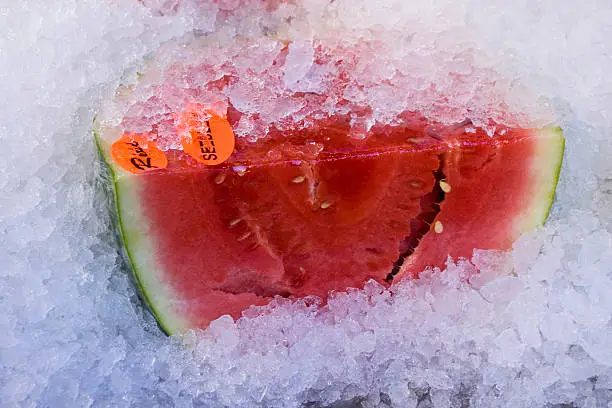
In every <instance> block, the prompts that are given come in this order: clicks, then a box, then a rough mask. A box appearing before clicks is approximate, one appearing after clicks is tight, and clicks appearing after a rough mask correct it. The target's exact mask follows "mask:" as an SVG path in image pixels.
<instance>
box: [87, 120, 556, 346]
mask: <svg viewBox="0 0 612 408" xmlns="http://www.w3.org/2000/svg"><path fill="white" fill-rule="evenodd" d="M227 121H228V122H227V123H228V124H229V126H230V127H231V126H234V123H233V121H232V118H231V117H228V118H227ZM220 123H221V122H220ZM209 127H210V128H212V125H211V126H209ZM498 129H502V131H501V132H498V134H497V135H496V136H495V137H490V136H488V135H487V134H486V132H485V131H484V130H482V129H480V128H478V127H475V126H472V124H471V123H469V122H464V123H461V124H458V125H456V126H441V125H439V124H434V123H429V122H428V121H426V120H425V119H424V118H423V117H421V116H420V115H418V114H416V113H412V112H407V113H406V114H405V115H404V116H403V119H402V120H400V121H398V123H396V124H394V125H393V126H374V127H373V128H371V129H370V130H369V134H368V135H367V137H365V138H363V139H355V138H354V137H351V135H350V133H351V132H350V131H351V122H350V118H348V117H342V116H336V117H333V118H327V119H321V120H319V121H318V122H317V123H316V125H315V126H310V127H299V126H296V127H295V128H294V129H292V130H287V129H283V130H282V131H280V130H274V129H272V131H271V132H270V134H269V136H268V137H266V138H265V139H261V140H259V141H257V142H249V141H246V140H245V139H243V138H237V139H236V141H235V145H232V147H233V153H232V154H231V155H230V156H229V158H227V160H225V161H224V162H222V163H216V164H215V165H206V164H204V163H201V162H198V161H197V160H194V156H193V155H190V154H188V151H189V149H186V148H180V147H175V148H170V149H167V150H165V151H164V152H163V153H161V152H159V151H158V149H157V148H156V147H155V146H154V144H153V143H152V142H151V141H150V140H152V139H151V138H149V139H147V138H146V137H144V136H138V137H140V139H138V137H136V136H134V135H132V136H130V134H128V135H127V136H126V135H125V134H124V133H123V132H124V130H123V129H122V128H121V126H111V125H108V124H105V123H98V124H97V125H96V131H95V135H96V142H97V147H98V151H99V153H100V156H101V158H102V159H103V163H104V165H105V168H106V170H107V172H108V174H109V178H108V179H109V180H110V182H109V183H108V186H109V188H110V190H111V192H112V196H113V197H114V200H113V210H112V211H113V214H114V216H115V220H116V221H117V227H118V230H119V231H120V234H121V237H122V243H123V245H124V247H125V249H126V254H127V256H128V258H129V263H130V264H131V267H132V270H133V272H134V275H135V277H136V279H137V281H138V284H139V286H140V288H141V291H142V294H143V295H144V298H145V299H146V301H147V303H148V305H149V306H150V308H151V309H152V311H153V313H154V314H155V316H156V318H157V320H158V322H159V324H160V325H161V327H162V328H163V329H164V330H165V331H166V332H167V333H170V334H173V333H180V332H183V331H185V330H187V329H190V328H204V327H206V326H207V325H208V324H209V323H210V322H211V321H212V320H214V319H216V318H218V317H220V316H222V315H226V314H229V315H231V316H233V317H234V318H238V317H240V315H241V314H242V312H243V311H244V310H245V309H247V308H248V307H250V306H251V305H265V304H267V303H269V302H270V300H271V299H273V298H274V297H275V296H282V297H288V298H300V297H304V296H309V295H314V296H318V297H320V298H322V299H326V298H327V297H328V296H329V294H330V293H331V292H333V291H345V290H347V289H348V288H359V287H362V286H363V284H364V283H365V282H366V281H368V280H370V279H374V280H376V281H378V282H380V283H382V284H385V285H390V284H392V283H393V282H394V281H397V280H399V279H402V278H417V277H418V275H419V273H420V272H421V271H423V270H424V269H425V268H427V267H443V266H444V264H445V262H446V260H447V258H448V257H449V256H450V257H452V258H454V259H458V258H462V257H465V258H469V257H470V256H471V255H472V252H473V250H474V249H475V248H481V249H499V250H506V249H509V248H510V247H511V245H512V243H513V242H514V241H515V240H516V239H517V238H518V237H519V236H520V235H521V234H522V233H524V232H526V231H529V230H532V229H534V228H536V227H538V226H539V225H542V223H543V222H544V221H545V220H546V218H547V215H548V211H549V208H550V206H551V203H552V201H553V197H554V192H555V188H556V184H557V179H558V175H559V169H560V166H561V161H562V157H563V149H564V139H563V135H562V132H561V130H560V129H559V128H547V129H511V128H503V127H501V126H500V127H498ZM208 130H210V129H208ZM126 137H127V139H125V140H126V143H127V146H128V147H130V146H137V145H138V142H140V146H142V149H141V150H139V152H140V154H141V157H139V158H136V159H134V157H133V158H132V160H136V161H135V162H133V163H136V164H137V165H138V167H139V169H138V171H134V172H131V171H126V170H125V168H126V167H125V166H121V165H120V164H121V163H120V162H118V161H117V157H118V156H117V155H115V156H113V146H116V143H117V141H120V140H122V138H126ZM147 140H148V141H149V142H147ZM129 143H131V144H129ZM147 143H148V145H147ZM201 146H202V149H209V148H211V147H210V146H208V147H207V146H204V145H201ZM132 148H133V147H132ZM196 148H197V146H196ZM136 149H139V147H136ZM206 151H209V150H206ZM210 151H212V150H210ZM202 152H204V150H202ZM162 156H163V157H162Z"/></svg>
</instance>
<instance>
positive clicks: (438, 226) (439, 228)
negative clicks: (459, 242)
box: [434, 221, 444, 234]
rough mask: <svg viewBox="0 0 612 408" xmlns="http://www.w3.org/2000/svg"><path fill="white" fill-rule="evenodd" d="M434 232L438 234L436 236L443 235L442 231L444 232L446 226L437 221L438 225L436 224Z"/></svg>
mask: <svg viewBox="0 0 612 408" xmlns="http://www.w3.org/2000/svg"><path fill="white" fill-rule="evenodd" d="M434 231H435V232H436V234H441V233H442V231H444V225H442V223H441V222H440V221H436V223H435V224H434Z"/></svg>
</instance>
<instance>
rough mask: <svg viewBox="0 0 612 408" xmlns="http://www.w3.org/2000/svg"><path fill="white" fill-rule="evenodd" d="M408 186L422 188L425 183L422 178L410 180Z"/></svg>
mask: <svg viewBox="0 0 612 408" xmlns="http://www.w3.org/2000/svg"><path fill="white" fill-rule="evenodd" d="M409 184H410V187H414V188H422V187H423V185H424V184H425V183H423V181H422V180H410V182H409Z"/></svg>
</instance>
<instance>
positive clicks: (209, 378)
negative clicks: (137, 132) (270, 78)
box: [0, 0, 612, 408]
mask: <svg viewBox="0 0 612 408" xmlns="http://www.w3.org/2000/svg"><path fill="white" fill-rule="evenodd" d="M306 3H307V4H306V5H295V4H283V3H280V2H275V1H269V2H267V3H266V4H263V3H259V2H254V4H251V2H247V1H244V0H243V1H241V0H235V1H232V0H223V1H216V2H215V1H208V2H207V1H201V0H200V1H195V0H194V1H183V2H179V1H178V0H170V1H150V0H145V1H143V2H138V1H136V0H134V1H133V2H132V1H131V0H125V1H122V2H118V1H110V0H107V1H93V0H84V1H81V2H76V1H74V0H44V1H43V0H39V1H28V0H24V1H22V2H18V3H15V4H12V2H11V4H9V3H6V4H3V5H2V7H0V27H1V28H0V30H1V31H0V33H2V36H1V37H0V41H1V43H0V81H1V82H0V90H1V91H2V98H1V99H0V137H1V139H2V152H1V153H0V155H1V157H2V160H0V169H1V172H0V174H1V175H2V176H1V177H0V186H1V187H2V191H3V192H4V194H3V196H2V199H1V200H2V207H1V208H2V210H1V213H0V214H1V218H0V223H1V224H0V225H1V227H2V228H1V229H0V234H1V235H0V236H1V237H2V246H1V249H0V257H1V258H0V260H1V264H0V265H1V266H2V273H1V275H0V293H1V294H0V305H1V308H2V311H3V313H2V315H1V316H0V364H1V370H0V396H1V401H2V404H3V405H6V406H24V407H36V406H41V407H43V406H45V407H46V406H94V407H98V406H113V407H121V406H125V407H130V406H142V407H152V406H160V407H168V406H177V407H189V406H197V407H224V406H231V407H253V406H262V407H300V406H336V407H340V406H361V407H389V406H393V407H417V406H418V407H419V408H424V407H432V406H433V407H449V406H453V407H465V406H470V407H495V406H500V407H508V406H513V407H538V406H541V407H544V406H562V404H573V405H574V406H581V407H610V406H611V403H612V322H611V314H612V300H611V299H612V296H611V294H612V271H611V268H612V267H611V265H612V236H611V234H610V227H611V226H612V225H611V223H610V220H611V219H612V210H611V208H612V193H611V187H610V180H611V179H612V167H611V164H610V163H611V162H610V160H609V159H608V157H609V155H610V154H611V153H612V144H611V142H610V140H611V139H610V130H609V129H610V128H612V108H611V107H612V79H610V75H609V73H610V72H612V60H611V59H610V55H612V43H611V42H610V41H609V38H610V36H611V34H612V26H611V25H610V24H609V21H612V18H611V17H612V6H611V5H610V4H608V2H605V1H597V0H585V1H582V2H580V3H574V2H569V1H564V2H559V1H553V0H541V1H538V2H527V1H519V2H513V3H512V4H511V5H509V3H507V2H502V1H497V0H494V1H485V0H465V1H450V0H449V1H439V2H435V4H426V3H424V2H406V1H399V0H398V1H388V2H367V1H363V2H355V1H349V0H336V1H334V2H331V3H330V2H329V1H324V0H313V1H309V2H306ZM379 3H382V4H379ZM0 4H1V3H0ZM264 6H265V9H266V10H271V11H270V12H269V13H264V11H263V9H264ZM257 16H260V17H257ZM193 30H196V31H197V32H198V33H200V34H205V33H212V32H214V33H216V34H215V35H217V36H218V38H220V40H218V41H219V46H218V49H219V52H223V50H224V49H231V47H224V43H223V41H230V40H229V39H230V38H231V36H232V34H233V33H234V32H239V33H242V34H245V35H248V34H249V33H251V34H253V33H256V32H260V31H261V30H268V31H270V32H273V31H275V30H276V31H277V32H283V33H284V35H286V36H287V37H289V38H292V39H295V40H300V41H296V42H295V46H294V45H292V46H291V47H290V50H289V55H288V56H287V64H288V66H290V67H291V69H290V70H288V71H287V72H286V73H285V74H284V76H283V77H282V80H283V81H284V83H285V85H286V86H288V87H290V88H291V89H293V90H296V91H298V90H309V91H313V92H316V91H318V90H319V89H324V88H323V86H324V83H322V81H323V80H322V78H325V72H324V70H320V71H317V69H313V66H312V65H313V60H312V55H313V50H312V49H311V48H309V47H311V45H310V44H311V43H310V39H311V38H313V37H315V38H322V39H325V40H326V41H332V42H333V41H335V42H336V43H344V44H345V45H346V46H347V47H350V46H351V45H353V44H356V43H359V42H360V41H361V40H362V39H364V38H367V39H369V40H372V39H374V40H378V41H379V45H377V46H376V47H374V48H372V50H371V54H370V56H369V58H367V59H364V60H363V61H362V64H361V65H359V64H358V65H357V66H356V67H354V71H353V72H354V75H355V76H356V77H357V78H358V81H357V82H358V83H361V84H367V85H368V86H366V87H361V88H360V87H355V88H354V89H351V90H348V91H347V92H346V97H350V98H352V99H354V100H355V101H362V100H368V101H371V103H372V104H373V105H375V106H378V107H379V108H378V109H377V110H375V112H373V114H372V115H373V117H372V118H373V119H374V120H380V121H385V120H389V117H388V115H389V112H392V111H393V109H394V106H397V105H398V103H401V102H402V101H404V99H405V101H407V102H406V103H415V104H417V105H419V106H423V107H426V106H432V107H433V108H432V110H431V111H430V112H427V110H426V109H424V110H425V111H426V113H429V114H439V113H440V112H446V113H445V114H444V115H445V117H446V119H448V120H454V119H456V118H458V117H461V118H462V117H463V116H464V115H465V113H466V109H470V112H469V113H470V114H471V115H473V116H476V117H478V116H479V115H480V116H483V117H486V114H487V113H488V112H487V110H486V109H487V107H490V105H491V101H500V103H501V101H503V102H505V103H506V104H507V105H508V107H509V108H510V109H509V110H512V109H514V110H515V111H517V112H521V111H528V112H530V113H531V117H530V118H521V117H517V118H510V119H511V120H515V121H517V122H520V121H533V122H535V123H539V124H543V123H547V122H548V121H550V120H551V117H550V115H549V113H550V112H553V113H554V116H555V117H556V119H555V120H556V122H557V123H558V124H560V125H562V126H563V127H564V129H565V131H566V132H565V133H566V136H567V153H566V159H565V165H564V168H563V173H562V179H561V183H560V187H559V192H558V199H557V201H556V203H555V207H554V211H553V214H552V216H551V219H550V221H549V223H548V225H547V227H546V228H544V229H543V230H542V231H539V232H535V233H533V234H529V235H528V236H525V237H523V238H522V239H521V240H520V241H519V242H518V243H517V245H516V248H515V250H514V251H513V252H512V253H511V254H497V253H487V252H478V253H477V254H475V256H474V258H473V259H472V260H471V261H470V262H468V261H460V262H458V263H456V264H454V263H451V264H449V267H448V268H447V270H446V271H444V272H442V273H438V274H431V275H427V276H424V278H423V280H421V281H415V282H405V283H403V284H401V285H399V286H398V287H397V288H396V289H395V293H394V294H393V295H391V294H390V293H388V292H386V291H384V290H382V289H381V288H380V287H377V286H376V285H369V286H367V287H366V289H365V290H363V291H354V292H350V293H348V294H340V295H338V296H336V297H335V298H334V299H333V301H331V302H330V304H329V307H328V308H327V309H326V310H324V311H322V312H321V311H319V312H317V311H316V310H315V308H314V306H313V305H311V304H309V303H307V302H297V303H279V304H277V305H274V307H273V308H271V310H270V313H269V314H267V315H265V316H260V317H256V313H249V316H251V317H246V318H244V319H241V320H240V321H238V322H233V321H231V320H229V319H220V320H218V321H217V322H215V323H214V324H213V325H212V326H211V328H210V329H209V330H207V331H205V332H199V333H190V334H188V335H187V336H185V337H184V338H183V339H168V338H165V337H163V336H161V335H160V333H159V331H158V330H157V328H156V327H155V324H154V322H153V321H152V319H151V317H150V316H149V315H147V314H146V313H143V312H142V310H141V308H140V307H139V306H138V302H137V300H136V295H135V292H134V290H133V289H132V287H131V285H130V283H129V281H128V279H127V278H126V275H125V274H124V273H123V272H122V265H121V264H120V260H119V258H118V256H117V251H116V250H115V247H114V243H113V242H112V239H111V236H110V234H109V232H108V224H107V219H106V218H105V217H104V216H103V215H102V214H101V213H96V212H95V211H93V209H92V208H94V207H95V205H94V203H96V202H98V200H100V199H101V197H99V196H98V195H97V193H96V190H95V188H94V180H93V170H92V168H91V167H92V162H93V158H94V154H93V145H92V142H91V135H90V134H89V133H88V129H89V126H90V124H91V121H92V118H93V115H94V114H95V112H96V107H98V106H99V105H100V102H101V101H103V100H107V99H108V98H109V97H110V95H111V94H112V93H113V92H114V89H115V88H116V87H117V85H118V84H119V83H121V82H122V81H123V80H124V79H125V77H124V73H125V72H126V71H129V70H130V68H133V67H135V66H137V65H138V64H139V62H140V61H141V59H142V58H143V57H145V56H146V55H147V54H149V53H150V52H152V51H154V50H155V49H157V47H158V46H159V45H160V44H161V43H164V42H166V41H167V40H170V39H173V38H178V37H180V36H182V35H183V34H185V33H188V32H192V31H193ZM223 39H225V40H223ZM261 47H262V50H261V53H260V54H257V55H258V56H257V61H249V60H243V61H241V60H240V58H239V57H236V58H235V59H234V61H235V64H236V66H238V67H249V66H250V67H251V68H252V69H253V70H254V74H253V75H254V76H256V75H257V69H258V67H262V66H264V65H265V64H266V63H267V58H268V56H269V55H270V54H271V53H273V52H274V51H275V50H274V44H273V43H263V42H262V45H261ZM266 47H268V48H266ZM254 55H255V54H254ZM406 56H409V58H406ZM226 57H227V55H211V59H223V58H226ZM368 61H369V63H368ZM405 73H409V75H403V74H405ZM401 81H404V82H401ZM323 82H324V81H323ZM388 84H392V85H394V86H388ZM432 84H435V90H437V91H439V93H437V91H435V92H434V91H432V89H433V88H432V87H431V86H432ZM484 84H486V86H484ZM243 85H244V86H245V88H236V89H234V90H233V92H234V94H233V95H232V96H231V97H232V98H234V99H235V100H236V101H237V102H240V101H241V102H242V103H243V104H245V106H247V107H248V108H252V109H261V108H262V106H263V105H265V104H266V102H267V100H266V98H265V96H266V94H265V92H264V91H265V87H262V84H261V83H258V82H255V81H254V82H252V83H246V84H243ZM399 85H401V86H402V87H403V88H404V89H407V90H410V94H409V95H401V94H397V92H394V89H396V88H397V87H398V86H399ZM249 86H250V87H251V88H249ZM258 87H259V88H258ZM262 92H263V93H262ZM530 92H532V94H530ZM443 94H444V95H447V96H448V97H449V100H446V101H445V100H443V99H439V98H438V96H439V95H443ZM253 95H259V96H260V99H254V100H251V99H250V98H251V97H252V96H253ZM408 96H410V97H408ZM402 98H404V99H402ZM285 102H287V104H285ZM289 102H291V101H284V102H283V104H279V105H278V106H276V107H275V109H271V110H269V111H268V112H269V113H270V115H284V114H289V115H291V114H293V113H295V112H297V111H299V109H300V106H299V105H295V104H294V105H292V104H291V103H289ZM332 102H333V101H330V103H332ZM249 104H250V105H249ZM506 119H508V118H506ZM365 122H367V120H365ZM251 125H252V124H251ZM255 125H256V126H260V127H265V124H255ZM255 125H253V126H255ZM245 126H250V125H249V124H245ZM251 130H252V129H251ZM248 132H249V129H248V128H245V129H244V133H245V134H246V133H248ZM475 267H478V268H479V269H480V270H481V271H482V275H481V276H480V277H479V278H478V279H477V280H472V281H471V282H470V283H469V284H468V283H465V282H464V280H462V279H461V278H462V277H463V276H465V275H466V274H467V273H469V272H470V271H471V270H472V269H473V268H475ZM496 276H497V277H496ZM342 401H345V402H342ZM346 401H350V402H346Z"/></svg>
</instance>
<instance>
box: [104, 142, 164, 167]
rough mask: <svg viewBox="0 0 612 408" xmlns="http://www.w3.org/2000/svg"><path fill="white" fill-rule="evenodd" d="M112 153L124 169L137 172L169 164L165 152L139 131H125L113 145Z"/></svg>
mask: <svg viewBox="0 0 612 408" xmlns="http://www.w3.org/2000/svg"><path fill="white" fill-rule="evenodd" d="M111 155H112V156H113V160H115V162H116V163H117V164H118V165H119V166H121V168H122V169H124V170H127V171H129V172H130V173H135V174H137V173H143V172H145V171H149V170H156V169H164V168H166V166H168V159H167V158H166V155H165V154H164V152H162V151H161V150H160V149H159V148H158V147H157V146H156V145H155V143H154V142H152V141H150V140H147V139H146V138H145V137H144V136H143V135H141V134H138V133H131V132H126V133H124V134H123V136H121V139H119V140H117V141H116V142H115V143H113V145H112V146H111Z"/></svg>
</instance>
